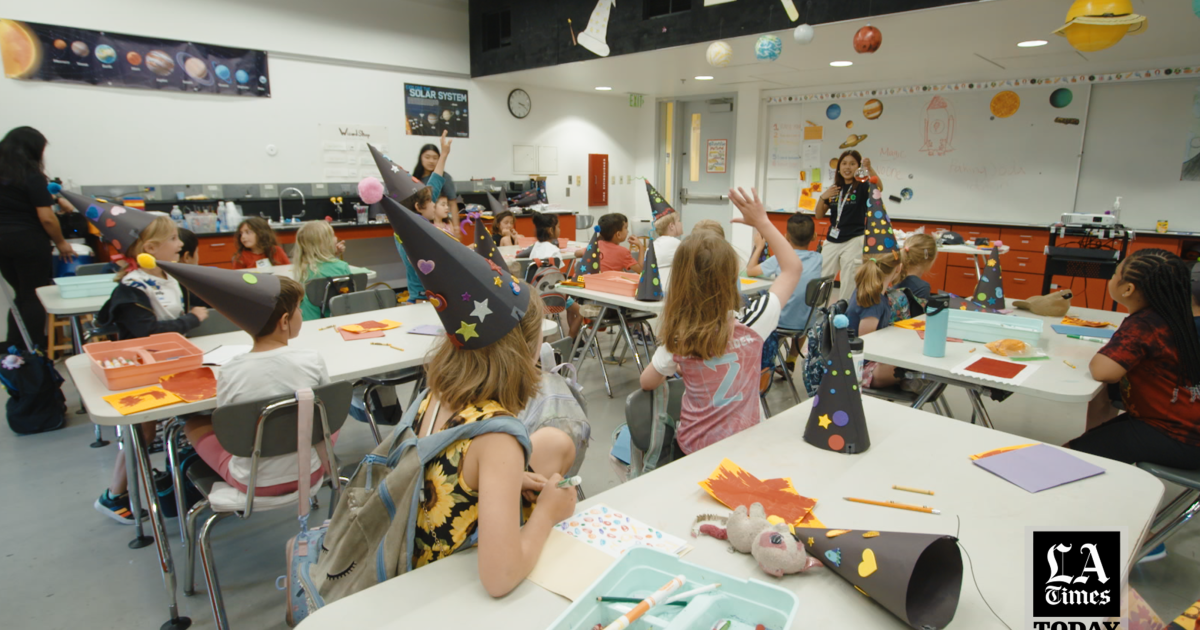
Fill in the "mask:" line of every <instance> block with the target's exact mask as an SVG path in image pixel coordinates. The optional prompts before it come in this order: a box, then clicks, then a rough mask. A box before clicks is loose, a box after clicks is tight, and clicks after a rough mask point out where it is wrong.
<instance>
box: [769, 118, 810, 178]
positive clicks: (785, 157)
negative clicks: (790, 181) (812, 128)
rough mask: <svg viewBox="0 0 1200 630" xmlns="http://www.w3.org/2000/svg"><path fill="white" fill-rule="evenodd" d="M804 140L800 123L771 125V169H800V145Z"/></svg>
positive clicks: (802, 127) (802, 126)
mask: <svg viewBox="0 0 1200 630" xmlns="http://www.w3.org/2000/svg"><path fill="white" fill-rule="evenodd" d="M803 139H804V125H803V124H801V123H775V124H773V125H771V153H770V156H769V159H770V164H769V166H770V167H771V168H794V169H797V170H799V168H800V143H801V141H802V140H803Z"/></svg>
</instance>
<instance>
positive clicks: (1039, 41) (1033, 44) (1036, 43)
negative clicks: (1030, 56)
mask: <svg viewBox="0 0 1200 630" xmlns="http://www.w3.org/2000/svg"><path fill="white" fill-rule="evenodd" d="M1049 43H1050V42H1048V41H1046V40H1044V39H1031V40H1029V41H1027V42H1021V43H1019V44H1017V46H1018V47H1020V48H1037V47H1038V46H1045V45H1046V44H1049Z"/></svg>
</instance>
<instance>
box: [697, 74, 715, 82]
mask: <svg viewBox="0 0 1200 630" xmlns="http://www.w3.org/2000/svg"><path fill="white" fill-rule="evenodd" d="M696 80H697V81H712V80H713V78H712V77H710V76H708V75H706V74H705V75H700V76H698V77H696Z"/></svg>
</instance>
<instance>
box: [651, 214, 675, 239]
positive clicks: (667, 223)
mask: <svg viewBox="0 0 1200 630" xmlns="http://www.w3.org/2000/svg"><path fill="white" fill-rule="evenodd" d="M677 221H679V213H678V212H672V213H670V214H668V215H666V216H664V217H659V218H658V220H657V221H655V222H654V232H655V233H656V234H658V235H659V236H666V235H667V230H669V229H671V226H672V225H675V223H676V222H677Z"/></svg>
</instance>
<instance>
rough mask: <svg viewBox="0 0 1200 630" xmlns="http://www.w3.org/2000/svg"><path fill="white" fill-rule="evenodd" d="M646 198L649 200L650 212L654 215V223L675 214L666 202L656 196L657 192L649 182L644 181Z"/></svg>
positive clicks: (661, 197)
mask: <svg viewBox="0 0 1200 630" xmlns="http://www.w3.org/2000/svg"><path fill="white" fill-rule="evenodd" d="M646 196H648V197H649V198H650V211H651V212H652V213H654V220H655V221H657V220H659V219H661V218H663V217H665V216H667V215H668V214H671V213H672V212H675V208H672V207H671V204H669V203H667V200H666V199H663V196H662V195H660V194H658V190H656V189H655V188H654V185H653V184H651V183H650V180H646Z"/></svg>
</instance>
